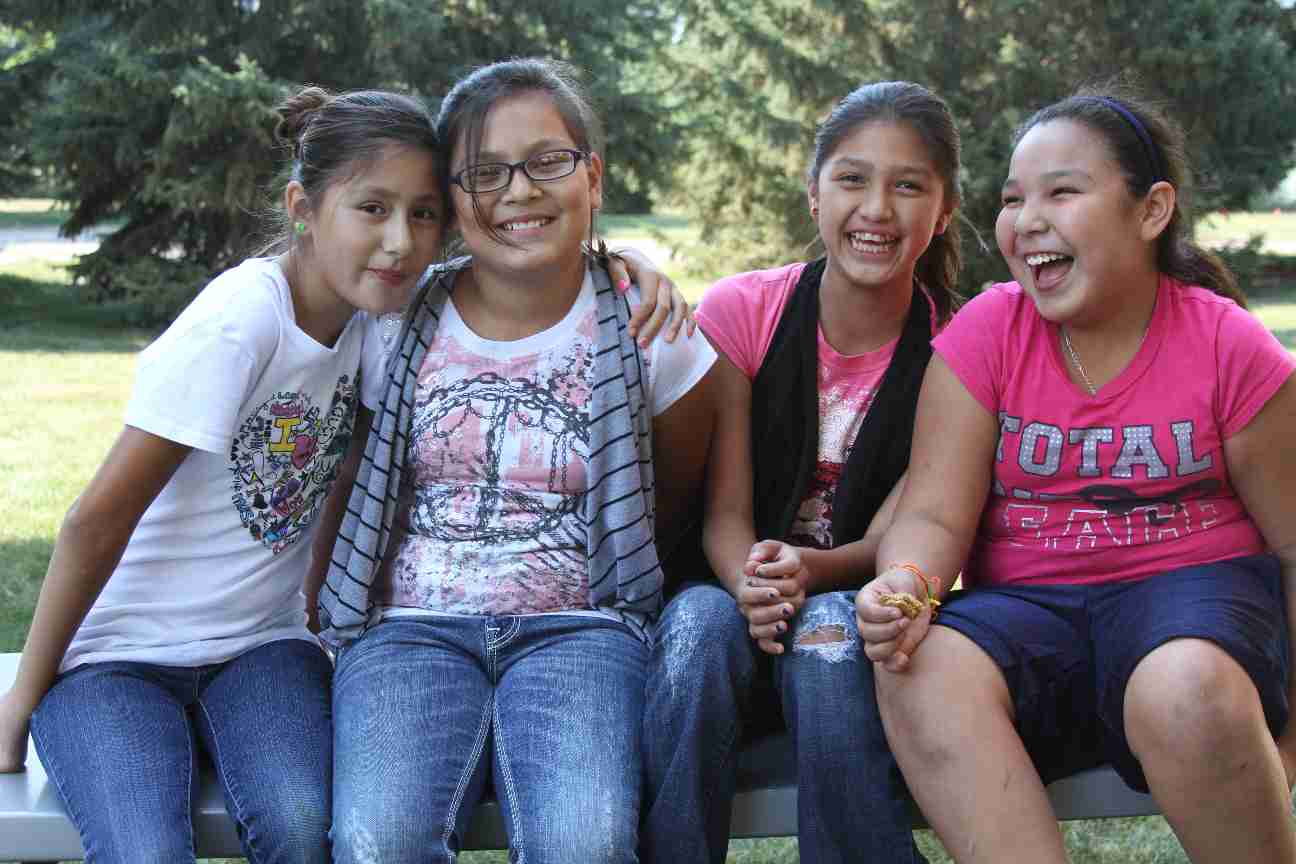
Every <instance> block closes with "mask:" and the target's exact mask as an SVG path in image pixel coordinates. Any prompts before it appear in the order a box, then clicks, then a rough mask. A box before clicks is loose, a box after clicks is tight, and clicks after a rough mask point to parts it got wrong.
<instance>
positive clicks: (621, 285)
mask: <svg viewBox="0 0 1296 864" xmlns="http://www.w3.org/2000/svg"><path fill="white" fill-rule="evenodd" d="M629 290H630V280H629V279H622V280H621V281H620V282H618V283H617V293H618V294H624V293H626V292H627V291H629Z"/></svg>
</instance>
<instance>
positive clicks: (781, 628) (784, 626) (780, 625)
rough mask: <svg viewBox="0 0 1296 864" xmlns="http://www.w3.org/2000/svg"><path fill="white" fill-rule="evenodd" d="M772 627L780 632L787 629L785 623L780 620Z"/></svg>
mask: <svg viewBox="0 0 1296 864" xmlns="http://www.w3.org/2000/svg"><path fill="white" fill-rule="evenodd" d="M774 629H775V630H777V631H778V632H780V633H782V632H783V631H784V630H786V629H787V625H786V624H784V623H783V622H782V621H780V622H778V624H776V625H775V626H774Z"/></svg>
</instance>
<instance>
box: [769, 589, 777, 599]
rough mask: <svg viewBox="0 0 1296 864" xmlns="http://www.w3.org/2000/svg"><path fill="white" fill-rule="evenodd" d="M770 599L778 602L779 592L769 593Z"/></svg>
mask: <svg viewBox="0 0 1296 864" xmlns="http://www.w3.org/2000/svg"><path fill="white" fill-rule="evenodd" d="M769 599H771V600H777V599H778V592H777V591H771V592H769Z"/></svg>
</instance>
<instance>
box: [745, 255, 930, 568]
mask: <svg viewBox="0 0 1296 864" xmlns="http://www.w3.org/2000/svg"><path fill="white" fill-rule="evenodd" d="M826 267H827V259H825V258H820V259H819V260H817V261H814V262H811V263H810V264H807V265H806V268H805V270H803V271H802V273H801V278H800V279H799V280H798V281H797V285H796V288H795V290H794V291H793V293H792V296H791V298H789V300H788V304H787V306H786V308H784V310H783V315H782V317H781V318H780V320H779V324H778V328H777V329H776V330H775V332H774V339H773V341H772V342H771V343H770V347H769V350H768V351H767V352H766V353H765V360H764V362H763V363H761V367H760V371H759V372H757V373H756V378H755V380H754V381H753V382H752V427H751V428H752V466H753V474H754V477H753V485H752V492H753V495H754V500H753V504H754V512H755V517H756V518H755V522H756V526H755V527H756V537H757V539H771V538H776V539H785V538H786V537H787V535H788V532H789V531H790V530H791V528H792V522H793V519H794V518H795V516H796V513H797V510H798V509H799V508H800V507H801V502H802V500H803V499H804V498H805V496H806V492H807V490H808V489H809V488H810V481H811V478H812V477H813V475H814V471H815V465H816V463H817V462H818V458H819V285H820V282H821V281H822V279H823V274H824V270H825V269H826ZM931 337H932V333H931V315H930V309H929V306H928V303H927V299H926V297H925V295H924V294H923V292H922V291H921V290H920V289H919V288H918V287H917V286H916V285H915V286H914V293H913V299H912V300H911V302H910V304H909V316H908V318H907V319H906V320H905V324H904V329H903V330H902V331H901V333H900V341H899V342H898V343H897V344H896V348H895V353H894V354H893V355H892V358H891V363H890V364H889V365H888V366H887V370H886V373H885V374H884V375H883V376H882V383H881V385H880V386H879V387H878V390H877V393H875V394H874V396H873V402H872V405H871V406H870V408H869V411H868V414H867V415H865V417H864V422H863V423H862V424H861V425H860V429H859V432H858V433H857V434H856V436H855V443H854V444H853V445H852V446H851V449H850V455H849V456H848V457H847V460H846V465H845V467H844V469H843V471H842V474H841V479H840V480H838V482H837V488H836V489H835V490H834V492H833V499H832V500H833V507H832V510H833V517H832V518H833V524H832V537H833V546H834V547H837V546H841V545H843V544H846V543H850V542H852V541H855V540H858V539H859V538H861V537H863V536H864V532H865V531H866V530H867V529H868V526H869V522H870V521H871V520H872V519H873V515H874V514H875V513H876V512H877V511H878V508H879V507H881V506H882V502H883V501H884V500H886V496H887V493H889V492H890V491H891V488H892V487H893V486H894V485H895V483H896V481H897V480H899V479H900V475H901V474H903V473H904V471H905V469H906V468H907V467H908V466H909V446H910V444H911V443H912V440H913V427H914V412H915V409H916V408H917V406H918V391H919V389H920V388H921V386H922V379H923V374H924V373H925V372H926V371H927V361H928V360H929V359H931Z"/></svg>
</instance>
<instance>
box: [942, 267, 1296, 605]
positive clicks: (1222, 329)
mask: <svg viewBox="0 0 1296 864" xmlns="http://www.w3.org/2000/svg"><path fill="white" fill-rule="evenodd" d="M1059 343H1060V337H1059V333H1058V327H1057V325H1055V324H1052V323H1050V322H1048V321H1046V320H1044V319H1043V318H1042V317H1041V316H1040V315H1039V313H1038V312H1037V311H1036V309H1035V305H1034V303H1032V302H1031V300H1030V298H1029V296H1028V295H1027V294H1026V293H1025V292H1024V291H1022V289H1021V287H1020V286H1019V285H1018V284H1017V283H1015V282H1013V283H1005V284H999V285H995V286H993V287H992V288H991V289H989V290H987V291H984V292H982V293H981V294H980V295H978V296H977V297H976V298H974V299H973V300H972V301H971V302H969V303H968V304H967V305H966V306H964V307H963V308H962V309H961V310H960V311H959V313H958V314H957V315H956V316H954V320H953V321H952V322H951V323H950V324H949V326H947V327H946V328H945V331H944V332H943V333H942V334H941V335H940V336H938V337H937V338H936V339H935V340H934V343H933V344H934V348H935V350H936V352H937V353H938V354H939V355H940V357H941V359H942V360H944V361H945V363H946V364H947V365H948V366H949V367H950V369H951V370H952V371H953V372H954V374H955V375H956V376H957V377H958V379H959V380H960V381H961V382H962V383H963V385H964V386H965V387H966V388H967V389H968V391H969V392H970V393H971V394H972V395H973V397H975V398H976V400H977V401H978V402H980V403H981V404H982V405H983V406H984V407H985V409H986V410H987V411H989V412H990V413H991V414H992V415H993V416H995V417H997V418H998V423H999V430H1000V432H999V445H998V450H997V452H996V454H995V464H994V475H993V487H992V490H991V494H990V498H989V500H988V501H987V504H986V509H985V512H984V513H983V515H982V521H981V525H980V528H979V530H978V533H977V538H976V541H975V544H974V546H973V550H972V555H971V558H970V560H969V562H968V566H967V568H966V569H965V570H964V582H965V584H968V585H994V584H1006V583H1014V582H1031V583H1037V584H1050V583H1054V584H1098V583H1104V582H1116V581H1121V580H1131V579H1140V578H1146V577H1148V576H1152V575H1155V574H1157V573H1163V572H1166V571H1168V570H1172V569H1176V568H1179V567H1186V566H1191V565H1194V564H1205V563H1209V562H1212V561H1219V560H1223V559H1226V558H1232V557H1236V556H1240V555H1248V554H1255V553H1259V552H1262V551H1264V548H1265V544H1264V540H1263V538H1262V537H1261V536H1260V532H1259V530H1258V529H1257V528H1256V526H1255V524H1254V523H1253V522H1252V521H1251V519H1250V517H1249V516H1248V515H1247V513H1246V510H1245V508H1244V507H1243V505H1242V501H1241V500H1240V499H1239V498H1238V497H1237V495H1236V493H1235V492H1234V491H1233V488H1232V486H1231V485H1230V483H1229V476H1228V470H1227V467H1226V465H1225V462H1224V450H1223V443H1224V441H1226V440H1227V439H1228V438H1230V437H1232V436H1233V435H1235V434H1237V433H1238V432H1239V431H1241V430H1242V429H1244V428H1245V427H1246V425H1247V424H1248V423H1249V422H1250V421H1251V420H1252V418H1254V417H1255V415H1256V414H1257V413H1258V412H1259V411H1260V409H1261V408H1262V407H1264V404H1265V403H1266V402H1267V401H1268V400H1269V399H1270V397H1272V396H1273V395H1274V393H1275V392H1277V390H1278V388H1279V387H1280V386H1281V385H1282V383H1283V382H1284V381H1286V380H1287V378H1288V376H1290V375H1291V373H1292V370H1293V368H1296V361H1294V360H1293V358H1292V356H1291V355H1290V354H1289V353H1288V352H1287V350H1286V349H1285V348H1283V347H1282V345H1281V344H1279V342H1278V340H1277V339H1275V338H1274V337H1273V335H1272V334H1271V333H1269V331H1268V330H1266V329H1265V327H1264V325H1262V324H1261V323H1260V322H1259V321H1258V320H1256V318H1255V317H1254V316H1252V315H1251V314H1249V313H1248V312H1247V311H1246V310H1244V309H1242V308H1240V307H1239V306H1237V304H1235V303H1233V301H1231V300H1228V299H1225V298H1223V297H1220V296H1219V295H1217V294H1215V293H1213V292H1211V291H1209V290H1206V289H1204V288H1199V287H1195V286H1188V285H1183V284H1181V283H1179V282H1177V281H1176V280H1174V279H1172V278H1170V277H1168V276H1162V278H1161V281H1160V285H1159V287H1158V293H1157V300H1156V308H1155V310H1154V311H1153V314H1152V320H1151V322H1150V323H1149V326H1148V331H1147V335H1146V336H1145V337H1144V339H1143V344H1142V345H1141V346H1140V348H1139V350H1138V352H1137V353H1136V354H1135V355H1134V358H1133V360H1131V361H1130V363H1129V365H1128V366H1127V367H1126V368H1125V369H1124V370H1123V371H1122V372H1121V373H1120V374H1119V375H1117V376H1116V378H1114V379H1113V380H1112V381H1110V382H1108V383H1107V384H1106V385H1104V386H1103V387H1101V388H1100V389H1099V390H1098V393H1097V395H1094V396H1091V395H1089V393H1088V392H1086V391H1085V390H1083V389H1082V388H1080V387H1078V386H1077V385H1076V384H1075V383H1074V382H1072V381H1071V379H1070V378H1069V377H1068V375H1067V371H1066V361H1065V359H1064V357H1063V355H1062V353H1061V347H1060V344H1059Z"/></svg>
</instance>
